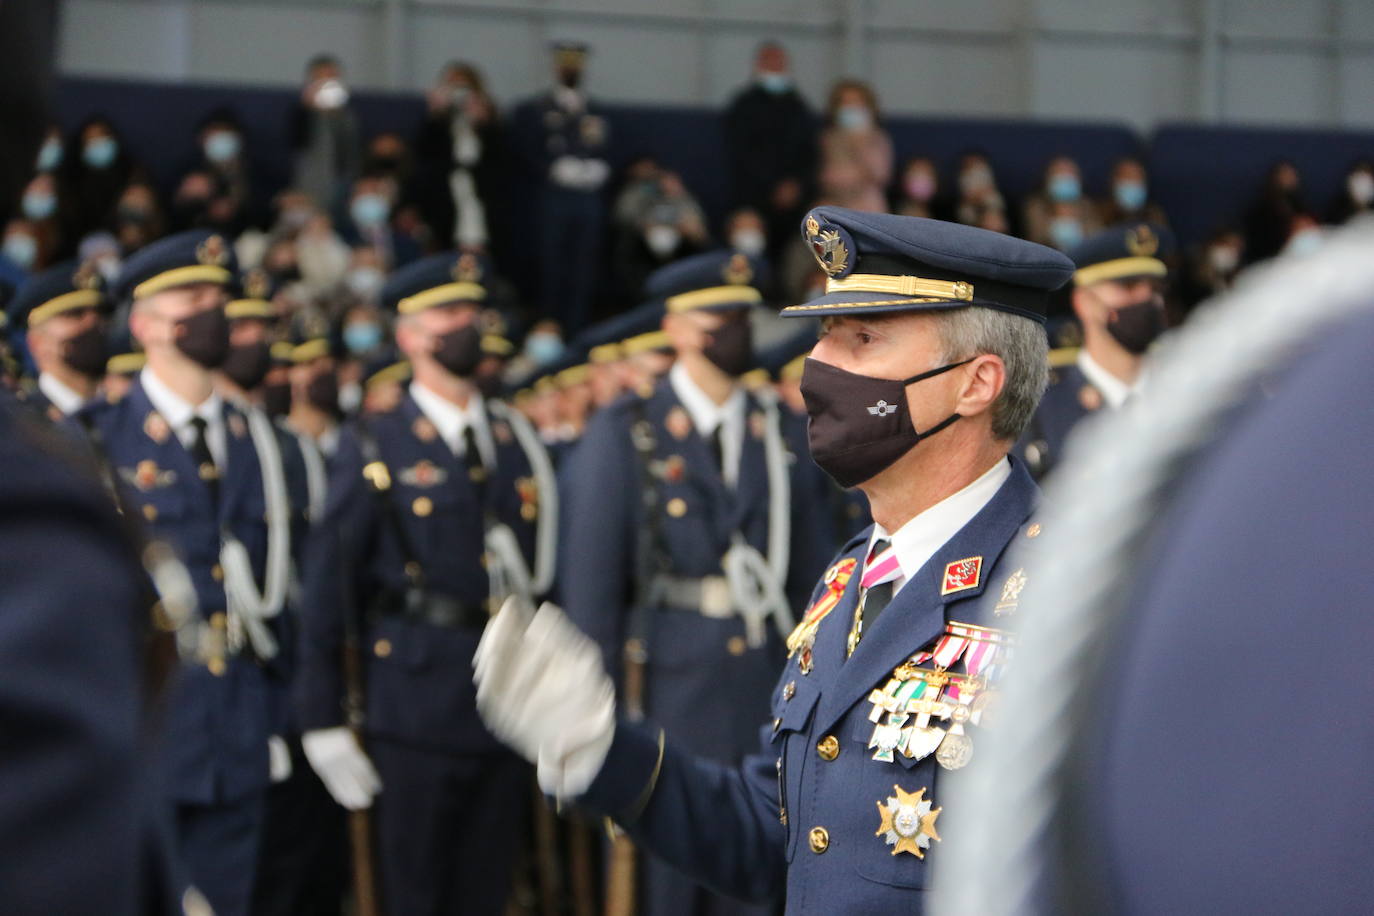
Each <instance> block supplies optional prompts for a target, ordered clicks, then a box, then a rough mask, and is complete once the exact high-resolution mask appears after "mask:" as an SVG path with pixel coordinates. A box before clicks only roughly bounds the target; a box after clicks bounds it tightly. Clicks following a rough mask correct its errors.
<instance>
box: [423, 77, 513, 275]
mask: <svg viewBox="0 0 1374 916" xmlns="http://www.w3.org/2000/svg"><path fill="white" fill-rule="evenodd" d="M425 105H426V115H425V121H424V124H423V126H422V127H421V128H420V134H419V138H418V139H417V141H416V155H417V157H418V163H417V165H418V181H419V187H420V197H419V199H420V204H421V212H422V213H423V215H424V217H425V220H426V222H428V223H429V225H430V228H431V229H432V230H433V232H434V238H435V245H436V246H437V247H440V248H445V247H458V248H462V249H465V250H470V251H471V250H488V251H491V252H494V253H496V254H500V252H501V251H502V250H503V248H504V247H505V246H504V245H503V244H502V241H503V239H504V238H505V236H506V228H507V222H506V218H505V217H506V208H507V200H506V184H507V181H508V176H507V170H506V164H507V158H508V157H507V155H506V152H505V150H504V144H505V137H504V132H503V130H502V125H501V119H500V116H499V112H498V111H497V108H496V103H495V102H494V101H493V100H492V98H491V96H490V95H489V94H488V93H487V89H486V82H485V80H483V78H482V73H481V71H479V70H478V69H477V68H476V67H475V66H473V65H472V64H470V63H467V62H466V61H453V62H452V63H450V64H448V65H447V66H445V67H444V69H443V70H441V71H440V72H439V79H438V81H437V82H436V83H435V85H434V87H433V88H432V89H430V90H429V92H428V93H426V95H425Z"/></svg>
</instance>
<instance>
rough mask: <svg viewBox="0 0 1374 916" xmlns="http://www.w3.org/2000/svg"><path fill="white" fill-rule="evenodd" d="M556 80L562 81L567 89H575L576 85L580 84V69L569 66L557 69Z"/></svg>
mask: <svg viewBox="0 0 1374 916" xmlns="http://www.w3.org/2000/svg"><path fill="white" fill-rule="evenodd" d="M558 82H560V83H562V84H563V85H564V86H565V87H567V88H568V89H576V88H577V87H578V86H580V85H582V71H581V70H574V69H572V68H571V67H569V68H568V69H565V70H559V71H558Z"/></svg>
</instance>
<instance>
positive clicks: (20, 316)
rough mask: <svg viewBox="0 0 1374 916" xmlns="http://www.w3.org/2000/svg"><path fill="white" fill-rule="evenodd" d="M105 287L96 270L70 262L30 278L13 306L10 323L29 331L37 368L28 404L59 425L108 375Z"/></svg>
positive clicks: (89, 398) (29, 343)
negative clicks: (104, 316) (106, 361)
mask: <svg viewBox="0 0 1374 916" xmlns="http://www.w3.org/2000/svg"><path fill="white" fill-rule="evenodd" d="M102 287H103V284H102V283H101V279H100V274H99V273H97V272H96V271H95V270H94V269H91V268H82V267H80V266H79V265H78V264H77V263H76V262H74V261H69V262H67V263H65V264H62V265H60V266H58V267H53V268H50V269H49V270H45V271H43V272H42V273H40V274H36V275H35V276H33V277H30V278H29V280H28V281H27V282H26V283H25V284H24V285H23V286H22V287H20V289H19V291H18V293H16V294H15V296H14V300H13V301H12V302H11V303H10V306H9V319H10V324H11V325H12V326H13V327H15V328H23V329H25V330H26V331H27V337H28V349H29V355H30V356H32V357H33V361H34V364H35V365H36V366H37V367H38V378H37V383H36V385H35V386H34V387H33V388H32V389H30V390H28V391H26V392H25V397H24V401H25V403H26V404H28V405H30V406H31V407H33V408H34V409H35V410H37V411H39V412H40V413H42V414H44V415H45V416H47V417H48V419H50V420H52V421H54V422H57V421H60V420H62V419H63V418H64V417H68V416H71V415H72V414H74V413H76V412H77V411H78V410H80V409H81V408H82V407H83V406H85V404H86V403H87V402H89V401H90V400H91V398H93V397H94V396H95V390H96V384H97V383H98V382H99V381H100V377H101V376H102V375H103V374H104V373H105V358H106V353H105V329H104V320H103V317H102V315H101V312H102V310H103V309H104V306H105V304H106V300H105V292H104V289H103V288H102Z"/></svg>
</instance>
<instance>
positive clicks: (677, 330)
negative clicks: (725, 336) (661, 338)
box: [663, 312, 705, 353]
mask: <svg viewBox="0 0 1374 916" xmlns="http://www.w3.org/2000/svg"><path fill="white" fill-rule="evenodd" d="M663 332H664V333H665V334H667V335H668V342H669V343H671V344H672V345H673V349H674V350H676V351H677V352H678V353H681V352H682V351H683V350H700V349H701V348H702V345H703V341H702V337H704V336H705V334H704V332H703V331H702V330H701V328H699V327H697V326H696V324H695V323H694V322H693V321H692V320H691V319H690V318H689V317H687V315H684V314H678V313H675V312H669V313H668V314H667V315H664V316H663Z"/></svg>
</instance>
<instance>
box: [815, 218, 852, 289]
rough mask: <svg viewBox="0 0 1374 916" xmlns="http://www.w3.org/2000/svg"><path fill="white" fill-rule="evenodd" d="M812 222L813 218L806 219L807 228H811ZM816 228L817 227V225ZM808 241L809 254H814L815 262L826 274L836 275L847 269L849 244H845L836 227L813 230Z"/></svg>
mask: <svg viewBox="0 0 1374 916" xmlns="http://www.w3.org/2000/svg"><path fill="white" fill-rule="evenodd" d="M814 222H815V220H814V219H808V220H807V228H808V229H809V228H811V224H812V223H814ZM817 228H818V229H819V226H818V227H817ZM810 242H811V254H812V255H814V256H815V258H816V263H817V264H819V265H820V267H821V270H823V271H825V273H826V276H830V277H838V276H839V275H840V274H843V273H844V272H845V271H846V270H848V269H849V246H847V245H845V243H844V239H843V238H841V237H840V231H839V230H838V229H822V230H820V231H819V232H813V233H811V238H810Z"/></svg>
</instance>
